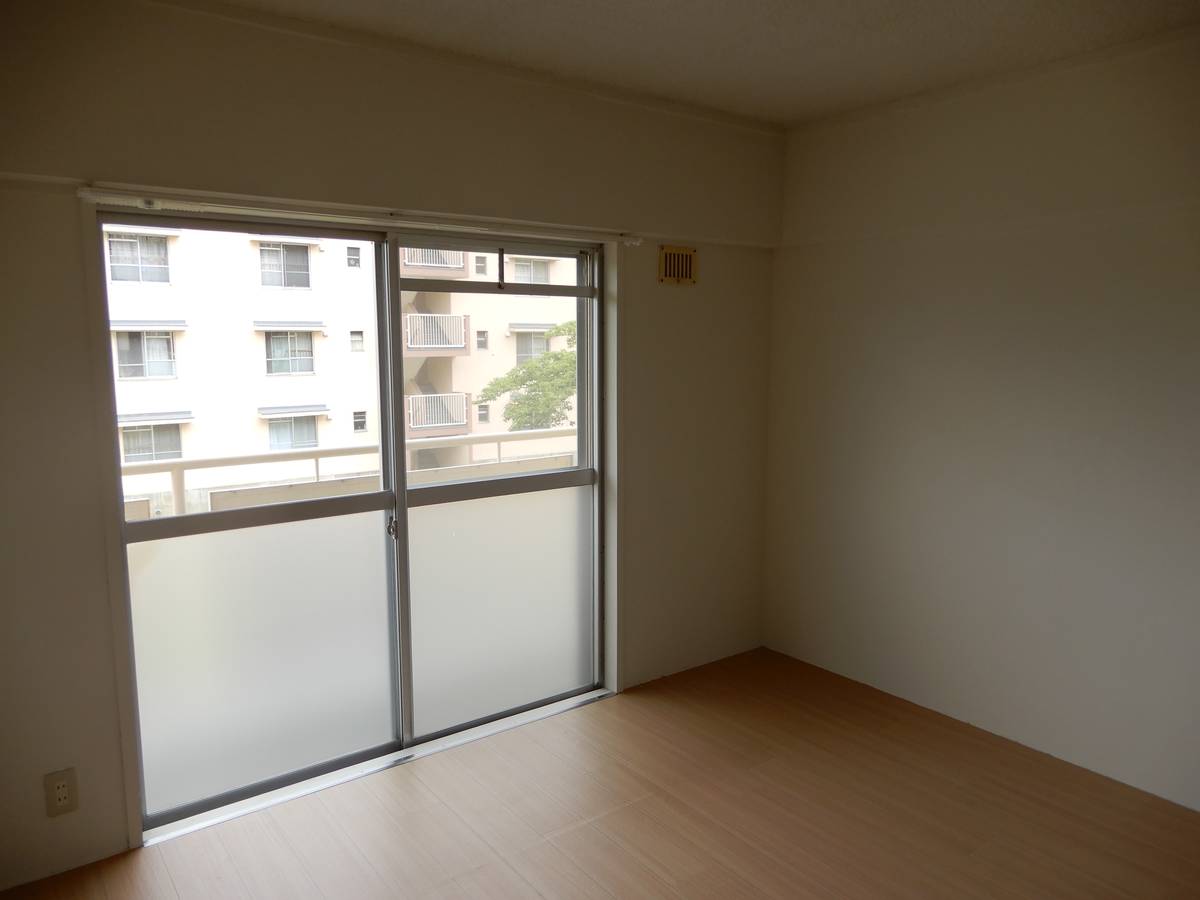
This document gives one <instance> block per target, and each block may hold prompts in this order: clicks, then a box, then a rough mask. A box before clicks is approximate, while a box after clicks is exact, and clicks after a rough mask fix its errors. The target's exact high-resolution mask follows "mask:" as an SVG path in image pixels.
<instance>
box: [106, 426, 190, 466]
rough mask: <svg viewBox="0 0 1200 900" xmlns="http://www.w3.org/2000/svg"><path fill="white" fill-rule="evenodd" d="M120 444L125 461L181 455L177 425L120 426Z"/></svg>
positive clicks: (181, 447) (175, 457) (178, 456)
mask: <svg viewBox="0 0 1200 900" xmlns="http://www.w3.org/2000/svg"><path fill="white" fill-rule="evenodd" d="M121 446H122V448H123V449H124V456H125V462H144V461H146V460H150V459H179V458H180V457H181V456H183V445H182V444H181V443H180V442H179V426H178V425H134V426H132V427H130V428H122V429H121Z"/></svg>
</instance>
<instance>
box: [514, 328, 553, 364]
mask: <svg viewBox="0 0 1200 900" xmlns="http://www.w3.org/2000/svg"><path fill="white" fill-rule="evenodd" d="M548 344H549V342H548V341H547V340H546V333H545V332H544V331H518V332H517V365H518V366H519V365H521V363H525V362H529V361H530V360H531V359H537V358H538V357H539V356H541V355H542V354H543V353H545V352H546V349H547V345H548Z"/></svg>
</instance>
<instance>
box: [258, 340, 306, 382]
mask: <svg viewBox="0 0 1200 900" xmlns="http://www.w3.org/2000/svg"><path fill="white" fill-rule="evenodd" d="M312 370H313V345H312V332H311V331H268V332H267V372H268V374H271V375H280V374H287V375H290V374H294V373H296V372H311V371H312Z"/></svg>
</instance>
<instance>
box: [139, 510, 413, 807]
mask: <svg viewBox="0 0 1200 900" xmlns="http://www.w3.org/2000/svg"><path fill="white" fill-rule="evenodd" d="M385 518H386V516H385V514H384V513H379V512H372V513H361V514H357V515H351V516H339V517H335V518H328V519H315V520H312V521H306V522H291V523H288V524H285V525H270V526H265V527H262V528H247V529H242V530H237V531H222V532H216V533H211V534H201V535H191V536H188V537H179V538H170V539H167V540H160V541H148V542H145V543H138V544H130V545H129V547H128V554H129V588H130V599H131V603H132V611H133V633H134V645H135V647H136V648H137V650H136V663H137V686H138V708H139V714H140V719H141V735H142V762H143V767H144V772H145V783H146V806H147V810H148V811H149V812H150V813H156V812H161V811H163V810H167V809H171V808H173V807H176V806H179V805H181V804H184V803H188V802H190V801H194V800H199V799H202V798H206V797H210V796H213V795H215V794H219V793H222V792H224V791H229V790H233V789H235V788H238V787H242V786H244V785H248V784H252V783H254V782H257V781H261V780H263V779H266V778H271V777H274V776H278V775H283V774H286V773H288V772H292V771H294V770H296V769H300V768H304V767H306V766H311V765H315V764H317V763H320V762H323V761H325V760H329V759H333V758H336V757H339V756H343V755H345V754H347V753H352V752H354V751H357V750H362V749H364V748H367V747H373V746H378V745H380V744H383V743H386V742H388V741H390V740H392V739H393V737H394V734H395V729H394V727H393V724H392V693H391V650H390V646H389V637H388V636H389V634H390V626H389V617H388V599H387V598H388V587H387V581H388V579H387V571H388V567H387V556H386V554H387V544H386V542H387V540H388V539H387V538H386V536H385V533H384V523H385Z"/></svg>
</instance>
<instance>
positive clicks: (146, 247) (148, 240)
mask: <svg viewBox="0 0 1200 900" xmlns="http://www.w3.org/2000/svg"><path fill="white" fill-rule="evenodd" d="M138 244H139V248H140V250H141V254H142V265H144V266H165V265H166V264H167V239H166V238H165V237H152V236H150V235H141V236H140V237H139V238H138Z"/></svg>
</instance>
